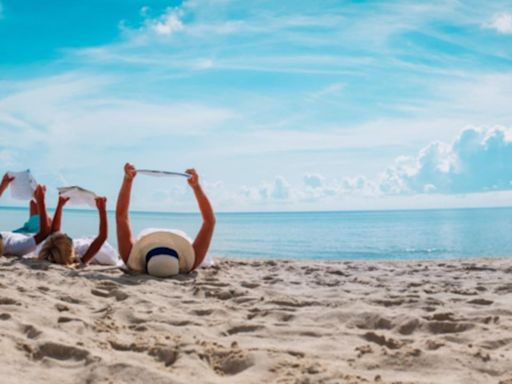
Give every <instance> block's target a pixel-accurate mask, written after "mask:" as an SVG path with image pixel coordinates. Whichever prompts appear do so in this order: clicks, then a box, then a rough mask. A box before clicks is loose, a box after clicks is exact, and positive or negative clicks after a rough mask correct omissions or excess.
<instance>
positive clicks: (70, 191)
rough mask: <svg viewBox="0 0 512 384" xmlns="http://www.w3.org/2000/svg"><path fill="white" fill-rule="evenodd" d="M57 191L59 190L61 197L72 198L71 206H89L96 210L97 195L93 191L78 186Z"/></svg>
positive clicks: (70, 200)
mask: <svg viewBox="0 0 512 384" xmlns="http://www.w3.org/2000/svg"><path fill="white" fill-rule="evenodd" d="M57 189H58V190H59V195H62V196H64V197H69V198H70V199H69V202H68V204H70V205H88V206H89V207H92V208H96V197H97V195H96V194H95V193H94V192H92V191H88V190H87V189H84V188H82V187H78V186H72V187H61V188H57Z"/></svg>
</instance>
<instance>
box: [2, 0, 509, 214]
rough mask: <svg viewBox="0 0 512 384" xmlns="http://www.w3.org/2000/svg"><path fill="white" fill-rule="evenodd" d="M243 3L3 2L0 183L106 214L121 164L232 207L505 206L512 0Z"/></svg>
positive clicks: (161, 187)
mask: <svg viewBox="0 0 512 384" xmlns="http://www.w3.org/2000/svg"><path fill="white" fill-rule="evenodd" d="M248 4H249V3H248V2H246V1H230V0H205V1H197V0H191V1H138V0H137V1H135V0H133V1H121V0H109V1H105V0H102V1H94V0H91V1H87V2H66V1H47V2H40V1H15V0H0V159H1V161H2V164H3V166H2V168H3V169H4V171H5V170H20V169H25V168H31V169H32V170H33V173H34V174H35V176H36V178H37V179H38V180H39V181H41V182H44V183H46V184H47V185H48V186H49V187H50V190H51V193H50V198H51V199H55V188H56V187H58V186H62V185H66V184H67V185H69V184H79V185H82V186H83V187H86V188H89V189H92V190H94V191H96V192H97V193H98V194H104V195H107V197H108V198H109V201H110V202H111V203H110V204H111V205H110V206H111V207H113V202H114V201H115V197H116V195H117V190H118V187H119V183H120V181H121V178H122V165H123V164H124V162H125V161H131V162H133V163H135V165H136V166H138V167H140V168H142V167H145V168H160V169H169V170H183V169H185V168H187V167H191V166H193V167H196V168H197V169H198V171H199V172H200V175H201V176H202V180H203V182H204V185H205V188H206V189H207V191H208V193H209V194H210V196H211V199H212V201H213V203H214V206H215V207H216V208H217V209H218V210H224V211H231V210H235V211H236V210H244V211H247V210H256V211H260V210H329V209H389V208H427V207H457V206H492V205H509V204H510V202H511V201H512V193H511V192H510V189H512V183H511V181H512V126H511V123H512V108H511V107H510V100H511V99H512V2H511V1H493V2H484V1H464V2H462V1H432V2H429V3H428V4H426V3H425V2H421V1H329V0H325V1H322V2H311V1H279V2H275V1H263V0H261V1H252V2H250V6H248ZM2 204H6V205H17V204H19V202H14V201H11V200H10V199H8V198H6V199H4V200H3V201H2ZM194 204H195V203H194V201H193V199H192V196H191V194H190V191H188V189H187V188H186V186H185V185H184V183H183V182H182V180H177V179H172V180H171V179H169V180H166V179H149V178H147V177H145V178H144V177H140V178H138V180H137V184H136V187H135V191H134V204H133V207H134V208H135V209H144V210H166V211H167V210H170V211H188V210H192V209H194V207H195V206H194ZM51 205H53V204H52V203H50V206H51Z"/></svg>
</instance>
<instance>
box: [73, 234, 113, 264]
mask: <svg viewBox="0 0 512 384" xmlns="http://www.w3.org/2000/svg"><path fill="white" fill-rule="evenodd" d="M93 241H94V239H93V238H79V239H73V248H75V256H76V258H77V259H78V260H82V258H83V257H84V256H85V254H86V253H87V250H88V249H89V247H90V246H91V244H92V242H93ZM90 263H91V264H102V265H117V266H119V265H122V264H123V262H122V260H121V259H120V258H119V255H118V253H117V251H116V250H115V249H114V248H113V247H112V246H111V245H110V244H109V243H108V242H107V241H105V242H104V243H103V245H102V246H101V248H100V250H99V251H98V253H96V255H95V256H94V257H93V258H92V259H91V260H90Z"/></svg>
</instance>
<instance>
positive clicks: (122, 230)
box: [116, 163, 137, 263]
mask: <svg viewBox="0 0 512 384" xmlns="http://www.w3.org/2000/svg"><path fill="white" fill-rule="evenodd" d="M136 175H137V171H136V170H135V167H134V166H133V165H132V164H130V163H126V164H125V166H124V178H123V183H122V184H121V189H120V190H119V196H118V197H117V205H116V225H117V244H118V247H119V255H121V258H122V259H123V261H124V262H125V263H127V262H128V257H129V256H130V252H131V251H132V247H133V243H134V240H133V234H132V228H131V226H130V214H129V210H130V198H131V193H132V184H133V179H134V178H135V176H136Z"/></svg>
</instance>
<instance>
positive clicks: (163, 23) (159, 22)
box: [147, 8, 184, 36]
mask: <svg viewBox="0 0 512 384" xmlns="http://www.w3.org/2000/svg"><path fill="white" fill-rule="evenodd" d="M182 15H183V11H182V10H181V9H180V8H168V9H167V10H166V11H165V13H164V14H163V15H162V16H160V17H159V18H157V19H154V20H151V19H149V20H147V26H148V27H149V29H151V30H152V31H154V32H155V33H156V34H157V35H162V36H170V35H172V34H173V33H175V32H178V31H182V30H183V29H184V25H183V22H182V21H181V17H182Z"/></svg>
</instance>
